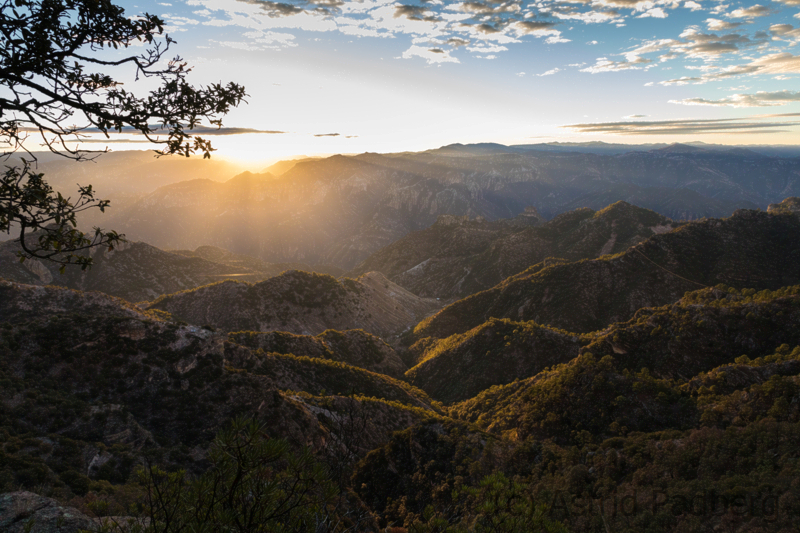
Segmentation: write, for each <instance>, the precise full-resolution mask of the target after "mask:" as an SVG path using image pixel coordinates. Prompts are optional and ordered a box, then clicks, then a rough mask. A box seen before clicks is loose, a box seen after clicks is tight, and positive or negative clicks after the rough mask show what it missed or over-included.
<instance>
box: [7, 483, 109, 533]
mask: <svg viewBox="0 0 800 533" xmlns="http://www.w3.org/2000/svg"><path fill="white" fill-rule="evenodd" d="M96 527H97V523H96V522H95V521H94V520H92V519H91V518H89V517H88V516H86V515H85V514H83V513H81V512H80V511H78V510H77V509H73V508H72V507H64V506H62V505H60V504H59V503H58V502H57V501H55V500H52V499H50V498H45V497H44V496H39V495H38V494H34V493H32V492H25V491H19V492H8V493H5V494H0V531H3V532H4V533H77V532H78V531H80V530H85V529H88V530H94V529H95V528H96ZM29 528H30V529H29Z"/></svg>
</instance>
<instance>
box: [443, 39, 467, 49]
mask: <svg viewBox="0 0 800 533" xmlns="http://www.w3.org/2000/svg"><path fill="white" fill-rule="evenodd" d="M469 43H470V41H469V40H467V39H460V38H458V37H450V38H449V39H447V44H449V45H450V46H452V47H453V48H459V47H461V46H467V45H468V44H469Z"/></svg>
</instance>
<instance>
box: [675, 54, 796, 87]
mask: <svg viewBox="0 0 800 533" xmlns="http://www.w3.org/2000/svg"><path fill="white" fill-rule="evenodd" d="M754 74H800V56H795V55H792V54H790V53H789V52H783V53H779V54H769V55H765V56H763V57H760V58H758V59H756V60H754V61H752V62H750V63H747V64H744V65H735V66H731V67H727V68H724V69H722V70H720V71H718V72H710V73H708V74H703V75H702V76H696V77H682V78H677V79H672V80H666V81H662V82H661V85H687V84H690V83H694V84H699V83H707V82H710V81H716V80H722V79H727V78H734V77H737V76H747V75H754Z"/></svg>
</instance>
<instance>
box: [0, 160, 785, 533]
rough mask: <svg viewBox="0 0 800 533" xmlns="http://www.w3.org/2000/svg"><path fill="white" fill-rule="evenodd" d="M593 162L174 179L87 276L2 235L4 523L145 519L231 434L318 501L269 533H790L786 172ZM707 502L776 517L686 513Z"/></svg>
mask: <svg viewBox="0 0 800 533" xmlns="http://www.w3.org/2000/svg"><path fill="white" fill-rule="evenodd" d="M601 148H602V150H600V149H599V148H598V150H599V153H593V152H592V151H590V150H589V148H587V149H586V150H587V151H586V152H582V153H581V152H573V151H559V150H556V149H555V148H554V147H552V146H551V149H552V151H547V150H545V149H543V147H536V148H533V147H527V146H516V147H508V146H502V145H471V146H464V145H451V146H445V147H443V148H440V149H436V150H429V151H426V152H419V153H402V154H371V153H366V154H361V155H357V156H333V157H327V158H307V159H300V160H297V161H288V162H283V163H278V164H276V165H273V166H271V167H270V168H268V169H266V170H267V172H264V173H260V174H250V173H245V174H239V175H237V176H235V177H233V178H229V179H223V178H220V177H219V176H218V175H215V176H216V177H215V176H210V177H207V178H201V179H190V180H179V179H177V178H176V181H175V182H174V183H169V184H164V185H163V186H160V187H158V188H156V189H155V190H152V191H148V192H143V191H144V189H141V190H137V191H134V193H135V194H137V195H139V196H138V197H137V199H136V200H135V201H133V202H131V203H129V204H126V205H125V206H123V207H122V208H121V209H120V210H118V211H116V210H111V214H110V215H108V218H107V219H104V220H103V221H102V223H103V224H108V225H109V227H113V228H114V229H119V230H120V231H124V233H125V234H126V236H127V242H125V243H122V244H121V245H120V246H117V247H116V248H115V249H113V250H108V249H102V248H95V249H93V250H92V251H91V254H92V256H91V257H92V259H93V264H92V265H91V267H90V268H88V269H85V270H82V269H80V267H78V266H75V265H72V266H67V267H65V269H64V272H63V273H61V272H59V265H58V264H57V263H55V262H52V261H50V262H48V261H47V260H45V259H41V260H39V259H26V260H25V261H23V262H20V261H19V257H18V253H19V252H20V248H19V245H18V243H16V242H14V241H13V240H9V241H6V242H3V243H0V406H2V408H0V493H3V494H2V495H0V529H2V528H5V529H4V531H5V530H8V531H12V532H14V533H16V532H17V531H20V532H21V531H23V529H22V528H24V527H27V526H25V524H33V525H31V526H30V527H32V528H34V529H33V531H50V530H52V528H54V527H56V524H62V525H63V524H68V525H69V524H73V525H74V527H73V526H69V527H72V529H67V530H66V532H68V533H73V532H77V531H78V528H79V527H80V528H86V527H94V526H93V525H92V524H99V523H103V520H106V522H105V524H106V526H105V527H109V528H111V529H110V530H113V531H123V530H125V529H124V528H122V526H119V527H117V528H116V529H115V527H116V526H113V525H110V523H109V522H108V520H110V518H109V517H135V518H136V519H137V520H144V522H141V523H144V524H146V523H148V522H147V520H160V518H158V517H159V516H161V515H158V512H157V511H154V510H153V508H152V507H151V508H150V510H149V511H145V509H147V507H146V506H144V507H142V505H144V504H142V503H141V502H143V501H145V500H144V499H143V498H144V497H145V495H146V494H148V491H150V490H153V487H159V486H161V485H158V483H162V482H163V483H166V482H167V481H165V480H167V479H168V478H167V477H158V476H161V474H158V470H152V468H155V466H154V465H158V468H163V469H164V471H165V472H172V473H173V474H174V473H177V472H183V473H184V474H181V475H185V476H187V477H186V478H185V479H184V478H181V479H183V481H180V483H178V484H177V485H174V486H173V488H174V490H176V491H178V492H176V494H178V493H180V494H186V495H188V494H190V493H191V491H192V490H195V488H196V487H195V488H192V487H194V485H192V483H195V482H198V483H199V482H200V481H202V480H203V479H206V478H205V477H203V476H209V475H217V474H215V472H222V470H218V469H219V468H220V467H219V464H220V463H219V461H221V460H222V459H220V457H221V456H219V455H218V454H219V453H220V450H223V449H228V448H224V447H225V446H230V445H231V444H230V443H231V442H234V441H235V440H236V439H239V438H244V437H243V435H245V434H247V432H248V431H250V429H247V428H248V427H251V426H247V424H250V423H254V424H256V425H255V426H252V428H255V429H253V431H255V433H253V435H257V437H253V438H254V439H255V440H247V441H246V444H241V442H245V441H236V442H240V444H241V447H240V448H237V449H239V450H240V451H241V453H243V454H249V453H254V454H256V453H261V454H267V450H269V449H271V448H269V447H270V446H277V447H279V448H280V450H282V451H280V453H278V452H277V451H274V453H273V452H270V453H273V455H269V457H270V458H278V457H281V459H274V460H275V461H276V462H275V463H274V465H273V466H274V470H270V471H269V472H270V473H269V474H268V475H267V474H264V475H265V476H267V477H268V478H269V479H272V480H275V481H276V482H278V481H279V480H294V481H292V482H297V480H302V479H315V480H316V481H315V482H314V483H317V484H318V485H319V487H321V488H324V490H322V489H321V490H320V491H319V492H317V491H312V490H309V491H307V492H305V493H303V494H304V495H303V496H302V498H303V500H302V501H303V502H304V503H303V504H302V505H300V506H298V507H296V508H294V510H293V511H292V513H294V514H292V516H294V517H296V518H297V520H299V522H298V523H302V524H306V525H302V526H296V527H295V528H294V529H291V531H312V529H308V528H307V527H306V526H307V523H306V522H304V521H305V520H309V518H308V516H309V515H306V514H303V513H306V512H307V510H308V509H316V511H314V512H315V513H317V515H316V516H324V517H325V520H329V521H330V523H333V522H334V521H336V523H337V524H340V526H341V527H340V526H335V527H334V526H330V527H329V529H322V530H320V531H328V532H334V531H363V532H368V531H386V530H387V528H393V529H388V530H390V531H393V532H400V531H403V532H415V533H422V532H427V531H441V532H445V531H448V532H456V531H458V532H461V531H478V530H480V531H484V529H475V528H476V527H479V526H480V527H484V526H485V522H482V520H485V519H486V517H487V516H495V517H496V516H500V517H506V518H504V520H505V519H508V520H512V521H513V520H522V522H513V523H517V524H523V525H521V526H519V528H518V529H499V530H501V531H528V530H530V529H525V528H527V527H529V526H528V525H527V524H529V522H528V520H531V518H530V517H531V516H534V514H535V516H536V517H537V518H536V520H538V522H537V524H539V526H537V527H540V528H541V529H540V530H542V531H549V532H563V531H576V532H577V531H598V532H603V531H605V532H608V531H630V532H633V531H654V532H655V531H659V532H660V531H663V532H668V531H669V532H673V531H674V532H677V531H706V530H708V531H711V530H714V531H791V527H793V524H795V522H796V517H797V516H798V515H800V508H798V504H797V502H800V492H798V486H797V483H796V480H797V479H800V471H798V462H797V459H798V456H797V449H796V442H797V441H798V439H800V407H798V406H800V400H799V398H800V200H798V199H797V198H796V197H795V196H796V194H797V193H796V192H795V191H797V187H798V184H799V183H800V181H798V176H800V174H798V172H800V166H797V164H798V163H797V160H796V159H791V158H780V157H775V156H767V155H763V154H758V153H756V152H752V153H751V152H746V151H741V150H738V151H732V152H730V153H728V152H724V151H721V150H719V149H716V148H712V147H706V148H699V147H696V146H695V147H693V146H667V147H653V148H648V149H647V150H644V149H643V150H639V151H630V152H625V153H614V150H615V149H614V148H613V147H611V148H609V147H601ZM120 160H121V161H129V160H128V159H125V158H120ZM192 171H194V170H192ZM754 176H755V177H754ZM64 179H72V176H70V175H68V176H66V177H64ZM153 179H155V178H153ZM109 183H111V182H109ZM146 183H151V184H152V182H146V181H145V182H143V184H142V185H141V187H143V188H146V187H149V186H150V185H146ZM793 194H794V195H795V196H793ZM237 424H238V425H237ZM237 435H238V436H237ZM226 439H228V440H226ZM230 439H233V441H231V440H230ZM226 443H227V444H226ZM259 443H260V444H259ZM270 443H271V444H270ZM236 446H239V444H237V445H236ZM277 449H278V448H276V450H277ZM286 454H289V455H286ZM291 454H294V455H291ZM243 457H244V456H243ZM265 457H266V456H265ZM260 460H267V459H263V458H262V459H260ZM272 460H273V459H268V461H272ZM242 461H245V460H244V459H242ZM243 464H245V463H244V462H242V463H240V464H239V466H241V465H243ZM270 464H273V463H270ZM273 466H271V467H270V468H273ZM248 468H249V467H248ZM148 472H149V473H148ZM148 476H150V477H148ZM270 476H274V477H270ZM169 479H173V478H169ZM174 479H178V478H174ZM198 480H199V481H198ZM281 482H283V481H281ZM170 483H171V481H170ZM176 483H177V481H176ZM181 491H188V492H185V493H184V492H181ZM709 491H711V492H713V493H715V494H719V495H720V498H727V499H728V500H725V501H733V498H737V497H740V496H741V495H742V494H745V495H747V497H748V498H756V499H757V498H761V499H763V498H765V497H767V496H765V495H769V497H770V498H771V497H773V496H774V499H775V502H776V503H775V506H774V507H770V508H766V507H764V509H765V510H762V511H754V512H752V513H744V514H741V513H736V512H735V507H734V506H733V504H729V505H727V506H724V505H723V506H721V507H720V510H719V511H716V510H715V511H714V512H710V511H709V512H703V513H697V512H690V510H689V509H687V508H685V506H684V507H681V505H682V504H681V502H683V501H684V500H682V498H683V499H685V498H688V497H689V496H691V495H692V494H699V493H702V494H707V493H709ZM654 493H655V494H659V495H663V497H664V499H663V502H664V503H663V504H661V503H659V505H658V506H656V507H653V506H652V505H651V504H650V503H651V502H650V500H649V499H648V498H649V496H648V495H652V494H654ZM187 497H188V496H187ZM276 497H278V496H276ZM497 498H512V499H513V500H514V501H515V502H516V503H515V506H514V507H513V508H510V510H507V511H503V512H500V511H498V510H495V511H493V512H492V513H487V512H486V511H485V510H486V509H487V506H489V505H492V502H493V501H495V500H496V499H497ZM559 498H560V499H561V500H563V502H564V504H563V505H561V503H560V502H561V500H559ZM614 498H617V499H620V498H628V500H627V501H630V502H633V503H632V506H633V508H634V512H632V513H621V512H620V513H607V512H604V511H603V510H602V507H601V508H599V509H600V511H598V512H588V511H586V509H588V508H590V507H591V506H592V505H594V504H595V503H597V502H598V501H599V502H600V505H602V502H603V501H605V500H608V499H614ZM276 501H278V500H276ZM758 501H761V500H758ZM770 501H772V500H770ZM97 502H103V503H102V505H99V504H98V503H97ZM137 505H139V507H137ZM175 505H176V507H175V508H174V512H175V513H178V514H180V513H187V512H188V511H186V508H185V507H182V506H183V505H184V504H183V503H180V504H178V503H176V504H175ZM581 506H582V507H581ZM137 509H139V510H138V511H137ZM322 509H324V511H322ZM576 509H577V510H578V511H580V509H583V510H584V511H586V512H578V511H576ZM759 509H760V508H759ZM137 513H138V514H137ZM148 513H149V514H148ZM319 513H322V514H321V515H320V514H319ZM503 513H505V514H503ZM536 513H538V514H536ZM180 516H183V518H182V519H185V520H187V521H189V522H190V521H191V520H194V519H193V518H192V519H190V518H188V516H189V515H183V514H181V515H180ZM59 517H60V518H59ZM65 517H66V518H65ZM520 517H522V518H520ZM59 520H60V522H59ZM220 520H222V519H220ZM226 520H227V519H226ZM293 520H294V518H293ZM149 523H150V524H152V523H154V522H149ZM187 523H188V522H187ZM265 523H267V522H265ZM268 523H269V524H271V525H269V527H272V528H273V529H267V530H268V531H273V530H274V531H279V530H280V529H276V528H278V525H276V524H278V522H276V521H273V522H268ZM326 523H327V522H326ZM509 523H511V522H509ZM37 524H38V525H37ZM75 524H78V525H75ZM81 524H82V525H81ZM87 524H88V525H87ZM345 524H346V525H345ZM476 524H477V525H476ZM480 524H484V525H480ZM763 524H768V527H766V528H762V529H758V528H761V527H762V525H763ZM40 526H41V527H50V528H51V529H50V530H47V529H41V530H37V529H35V528H36V527H40ZM59 527H60V526H59ZM125 527H128V526H125ZM137 527H138V526H137ZM142 527H145V526H142ZM325 527H328V526H325ZM337 528H338V529H337ZM348 528H349V529H348ZM436 528H439V529H436ZM470 528H472V529H470ZM726 528H727V529H726ZM142 531H148V532H149V531H150V530H149V529H146V528H145V529H143V530H142ZM281 531H282V530H281Z"/></svg>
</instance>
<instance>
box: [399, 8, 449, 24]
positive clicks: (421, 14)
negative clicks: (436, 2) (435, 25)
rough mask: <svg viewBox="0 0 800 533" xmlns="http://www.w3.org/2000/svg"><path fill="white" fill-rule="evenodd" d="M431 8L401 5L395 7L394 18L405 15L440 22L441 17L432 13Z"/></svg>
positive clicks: (410, 18) (410, 17)
mask: <svg viewBox="0 0 800 533" xmlns="http://www.w3.org/2000/svg"><path fill="white" fill-rule="evenodd" d="M429 13H431V10H430V9H429V8H427V7H425V6H411V5H399V6H396V7H395V12H394V18H400V17H405V18H407V19H409V20H424V21H426V22H438V21H441V20H442V19H441V18H440V17H437V16H434V15H430V14H429Z"/></svg>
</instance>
